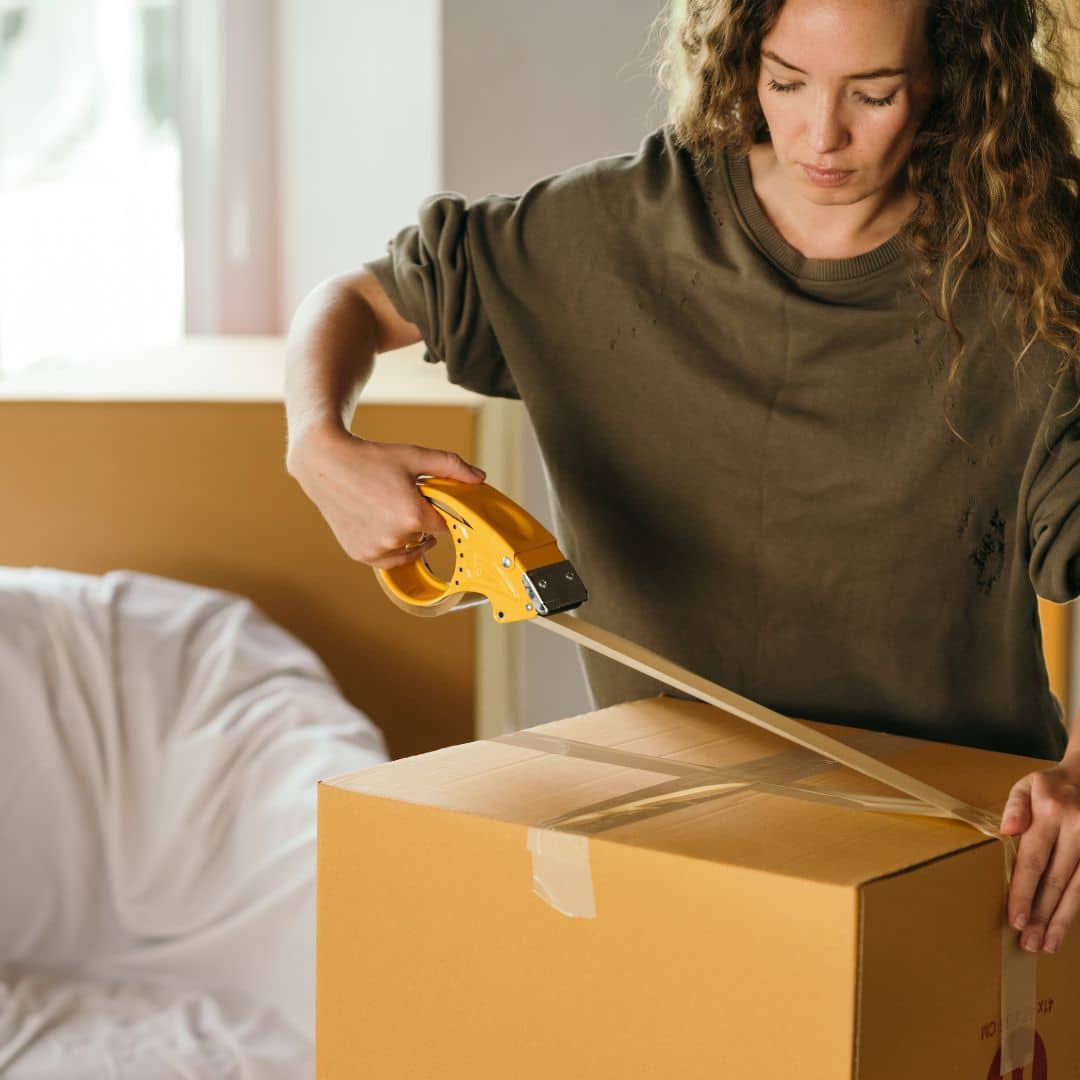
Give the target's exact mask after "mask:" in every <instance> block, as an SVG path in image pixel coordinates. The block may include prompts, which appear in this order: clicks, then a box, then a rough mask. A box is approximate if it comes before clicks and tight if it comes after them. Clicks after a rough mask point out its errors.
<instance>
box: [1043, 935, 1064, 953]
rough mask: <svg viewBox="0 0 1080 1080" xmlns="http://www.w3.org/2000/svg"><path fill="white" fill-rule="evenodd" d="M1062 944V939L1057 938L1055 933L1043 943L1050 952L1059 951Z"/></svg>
mask: <svg viewBox="0 0 1080 1080" xmlns="http://www.w3.org/2000/svg"><path fill="white" fill-rule="evenodd" d="M1060 945H1061V939H1060V938H1056V937H1054V936H1053V935H1051V936H1050V937H1048V938H1047V939H1046V943H1045V944H1044V945H1043V948H1044V949H1045V950H1046V951H1047V952H1048V953H1055V952H1057V951H1058V948H1059V946H1060Z"/></svg>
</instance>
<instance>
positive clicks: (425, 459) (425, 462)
mask: <svg viewBox="0 0 1080 1080" xmlns="http://www.w3.org/2000/svg"><path fill="white" fill-rule="evenodd" d="M417 449H418V451H419V452H418V453H417V455H416V457H415V458H414V460H413V463H412V465H413V472H415V473H416V475H417V476H445V477H446V478H447V479H448V480H463V481H465V482H466V483H472V484H475V483H478V482H480V481H482V480H483V479H484V477H485V476H487V473H485V472H484V470H483V469H479V468H477V467H476V466H475V465H470V464H469V462H467V461H466V460H465V459H464V458H463V457H462V456H461V455H460V454H455V453H454V452H453V451H452V450H425V449H424V448H423V447H418V448H417Z"/></svg>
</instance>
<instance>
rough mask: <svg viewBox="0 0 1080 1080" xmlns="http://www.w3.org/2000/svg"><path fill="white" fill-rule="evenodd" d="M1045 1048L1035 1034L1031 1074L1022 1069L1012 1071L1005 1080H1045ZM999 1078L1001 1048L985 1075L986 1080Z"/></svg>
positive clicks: (1037, 1034)
mask: <svg viewBox="0 0 1080 1080" xmlns="http://www.w3.org/2000/svg"><path fill="white" fill-rule="evenodd" d="M1047 1075H1048V1074H1047V1067H1046V1047H1045V1046H1043V1041H1042V1039H1041V1038H1040V1037H1039V1033H1038V1032H1035V1056H1034V1057H1033V1058H1032V1059H1031V1072H1030V1073H1025V1070H1024V1069H1013V1071H1012V1072H1011V1073H1010V1074H1009V1075H1008V1077H1007V1078H1005V1080H1047ZM1000 1078H1001V1048H1000V1047H999V1048H998V1051H997V1053H996V1054H995V1055H994V1060H993V1062H991V1064H990V1071H989V1072H988V1073H987V1074H986V1080H1000Z"/></svg>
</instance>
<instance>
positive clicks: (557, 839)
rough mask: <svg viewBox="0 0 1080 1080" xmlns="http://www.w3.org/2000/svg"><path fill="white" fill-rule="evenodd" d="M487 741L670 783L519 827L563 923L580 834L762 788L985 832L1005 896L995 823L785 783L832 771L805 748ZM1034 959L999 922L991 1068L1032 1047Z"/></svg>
mask: <svg viewBox="0 0 1080 1080" xmlns="http://www.w3.org/2000/svg"><path fill="white" fill-rule="evenodd" d="M493 741H495V742H504V743H509V744H511V745H515V746H522V747H528V748H530V749H534V750H538V751H541V752H543V753H548V754H558V755H561V756H564V757H573V758H579V759H582V760H587V761H596V762H601V763H604V764H609V765H618V766H621V767H623V768H630V769H637V770H640V771H644V772H650V773H654V774H656V773H660V774H661V775H665V774H666V775H668V776H670V777H672V779H671V780H667V781H664V782H661V783H659V784H652V785H646V786H643V787H642V788H640V789H638V790H637V791H635V792H633V793H632V794H630V795H621V796H618V797H616V798H613V799H607V800H603V801H601V802H596V803H592V804H589V805H586V806H582V807H579V808H577V809H575V810H573V811H570V812H567V813H565V814H560V815H558V816H556V817H553V818H549V819H547V820H546V821H543V822H540V824H538V825H536V826H533V827H531V828H530V829H529V830H528V837H527V846H528V849H529V851H530V852H531V854H532V870H533V891H534V892H535V893H536V895H537V896H539V897H540V898H541V899H543V900H544V901H545V902H546V903H548V904H550V905H551V906H552V907H553V908H555V910H557V911H559V912H561V913H562V914H564V915H567V916H569V917H571V918H584V919H592V918H596V892H595V889H594V886H593V880H592V868H591V865H590V862H589V848H588V843H589V836H591V835H594V834H596V833H599V832H603V831H605V830H607V829H613V828H616V827H618V826H620V825H624V824H627V823H628V822H630V821H634V820H640V819H641V818H644V817H649V816H652V815H655V814H663V813H667V812H669V811H671V810H675V809H679V808H681V807H684V806H690V805H694V804H695V803H700V802H706V801H710V800H714V799H722V798H729V797H731V796H733V795H736V794H738V793H739V792H762V793H767V794H770V795H779V796H782V797H786V798H797V799H807V800H810V801H813V802H822V803H829V804H832V805H842V806H848V807H856V808H859V809H863V810H872V811H877V812H884V813H894V814H895V813H900V814H911V815H918V816H932V817H942V818H959V819H960V820H962V821H965V822H967V823H968V824H970V825H971V826H972V827H974V828H976V829H978V830H979V831H980V832H982V833H984V834H985V835H989V836H992V837H994V838H995V839H998V840H1001V841H1002V845H1003V850H1004V870H1005V892H1006V895H1008V891H1009V888H1010V886H1011V882H1012V871H1013V867H1014V865H1015V861H1016V839H1015V837H1002V836H1000V834H999V833H998V829H997V824H998V822H997V818H996V817H995V816H994V815H993V814H991V813H990V812H989V811H987V810H984V809H982V808H980V807H975V806H968V805H966V804H962V803H960V804H958V805H957V806H955V807H952V808H950V809H948V810H946V809H943V808H942V807H940V806H937V805H931V804H928V803H926V802H925V801H923V800H920V799H918V798H914V797H904V796H881V795H868V794H860V793H855V792H847V791H832V790H824V789H821V788H804V787H799V786H797V784H796V783H795V782H796V781H798V780H804V779H807V778H809V777H811V776H814V775H817V774H819V773H821V772H824V771H826V770H828V769H832V768H835V767H836V765H837V761H836V760H834V759H831V758H828V757H825V756H824V755H821V754H817V753H815V752H813V751H810V750H807V749H805V748H799V749H794V750H788V751H783V752H781V753H778V754H773V755H770V756H768V757H764V758H757V759H755V760H751V761H746V762H740V763H738V764H736V765H728V766H720V767H714V766H708V765H697V764H695V763H693V762H683V761H676V760H672V759H670V758H663V757H653V756H651V755H648V754H637V753H632V752H629V751H625V750H619V749H617V748H614V747H604V746H596V745H594V744H592V743H585V742H580V741H578V740H574V739H563V738H557V737H554V736H550V735H542V734H539V733H537V732H532V731H519V732H513V733H510V734H507V735H502V736H499V737H498V738H497V739H495V740H493ZM844 742H845V745H848V746H850V747H851V748H853V749H856V750H857V751H858V752H860V753H863V754H870V755H873V756H874V757H877V758H883V757H888V756H890V755H892V754H895V753H897V752H898V751H900V750H902V749H904V748H906V747H909V746H910V745H911V740H909V739H905V738H903V737H902V736H896V735H891V734H889V733H887V732H879V731H864V730H856V731H852V732H850V733H849V734H848V737H847V738H846V739H845V740H844ZM1036 996H1037V995H1036V958H1035V955H1034V954H1031V953H1027V952H1025V951H1024V950H1023V949H1021V948H1020V946H1019V943H1018V939H1017V935H1016V934H1015V933H1014V932H1013V931H1012V930H1011V928H1010V927H1009V925H1008V922H1007V921H1006V920H1004V919H1003V920H1002V932H1001V1018H1002V1044H1001V1062H1002V1065H1001V1072H1002V1075H1011V1073H1012V1071H1013V1070H1015V1069H1023V1068H1025V1067H1026V1066H1027V1065H1030V1064H1031V1061H1032V1060H1033V1057H1034V1043H1035V1001H1036Z"/></svg>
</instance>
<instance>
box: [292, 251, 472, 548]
mask: <svg viewBox="0 0 1080 1080" xmlns="http://www.w3.org/2000/svg"><path fill="white" fill-rule="evenodd" d="M420 340H421V334H420V331H419V329H418V328H417V327H416V326H415V325H414V324H413V323H411V322H408V321H407V320H406V319H404V318H402V317H401V315H399V314H398V312H397V310H396V309H395V308H394V305H393V304H392V303H391V302H390V298H389V297H388V296H387V295H386V293H385V292H384V291H383V289H382V287H381V286H380V285H379V283H378V280H377V279H376V278H375V276H374V275H373V274H372V273H371V272H370V271H369V270H361V271H359V272H358V273H355V274H345V275H342V276H339V277H334V278H330V279H328V280H327V281H324V282H323V283H322V284H320V285H318V286H316V287H315V288H314V289H313V290H312V291H311V292H310V293H309V294H308V295H307V296H306V297H305V298H304V300H303V302H302V303H301V304H300V306H299V308H297V311H296V314H295V315H294V316H293V320H292V325H291V326H290V328H289V338H288V345H287V361H286V373H285V416H286V422H287V425H288V447H287V451H286V459H285V462H286V468H287V469H288V471H289V475H290V476H292V477H293V478H294V479H295V480H296V481H297V482H298V483H299V484H300V486H301V488H303V490H304V493H305V494H306V495H307V496H308V498H310V499H311V500H312V502H314V503H315V505H316V506H317V507H318V509H319V512H320V513H321V514H322V515H323V517H324V518H325V519H326V522H327V524H328V525H329V526H330V528H331V529H332V530H333V533H334V536H335V537H336V538H337V541H338V543H339V544H341V546H342V548H343V549H344V550H345V552H346V554H348V555H349V556H350V558H353V559H356V560H357V561H359V562H363V563H367V564H368V565H370V566H379V567H384V568H390V567H394V566H400V565H402V564H403V563H407V562H411V561H412V560H413V559H416V558H418V557H419V555H420V554H422V553H423V552H424V551H426V550H427V549H428V548H429V547H431V545H432V544H434V542H435V534H437V533H439V532H446V531H447V528H446V523H445V522H444V521H443V519H442V517H441V516H440V515H439V514H438V512H437V511H436V510H434V509H433V508H432V506H431V505H430V503H428V501H427V499H425V498H424V497H423V496H422V495H421V494H420V493H419V491H418V490H417V488H416V478H417V476H420V475H427V476H444V477H449V478H451V479H454V480H462V481H466V482H472V483H479V482H480V481H482V480H483V478H484V477H483V473H482V472H479V471H474V469H473V467H472V466H470V465H468V464H466V463H465V462H464V461H463V460H462V459H461V458H460V457H459V456H458V455H457V454H454V453H451V452H449V451H445V450H434V449H430V448H427V447H423V446H414V445H409V444H402V443H377V442H371V441H370V440H367V439H364V438H363V437H358V436H355V435H353V434H351V433H350V431H349V421H350V419H351V417H352V413H353V410H354V409H355V407H356V402H357V400H358V399H359V397H360V394H361V391H362V390H363V388H364V386H365V385H366V384H367V381H368V379H369V378H370V377H371V372H372V370H373V368H374V366H375V356H376V354H377V353H383V352H389V351H391V350H393V349H400V348H402V347H403V346H405V345H413V344H415V343H416V342H418V341H420ZM418 532H426V533H429V534H432V535H431V537H430V538H429V539H428V540H427V541H426V542H425V543H424V544H422V545H421V546H419V547H414V548H411V549H410V550H409V551H408V552H405V550H404V545H405V544H406V542H408V541H415V539H416V534H417V533H418Z"/></svg>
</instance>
